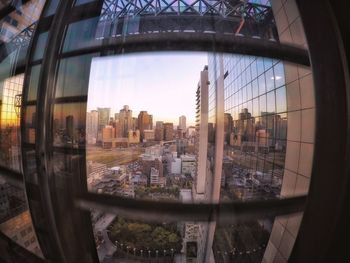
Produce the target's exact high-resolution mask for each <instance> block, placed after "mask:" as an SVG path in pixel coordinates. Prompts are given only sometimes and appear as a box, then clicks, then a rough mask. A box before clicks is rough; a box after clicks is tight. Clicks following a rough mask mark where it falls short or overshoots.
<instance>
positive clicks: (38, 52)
mask: <svg viewBox="0 0 350 263" xmlns="http://www.w3.org/2000/svg"><path fill="white" fill-rule="evenodd" d="M48 36H49V32H43V33H41V34H40V35H39V37H38V40H37V42H36V46H35V51H34V55H33V61H35V60H39V59H42V58H43V56H44V52H45V48H46V42H47V38H48Z"/></svg>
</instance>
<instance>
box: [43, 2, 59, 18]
mask: <svg viewBox="0 0 350 263" xmlns="http://www.w3.org/2000/svg"><path fill="white" fill-rule="evenodd" d="M49 1H50V2H49V3H48V6H47V8H46V9H45V11H44V15H45V16H51V15H53V14H55V12H56V9H57V7H58V4H59V2H60V1H59V0H49Z"/></svg>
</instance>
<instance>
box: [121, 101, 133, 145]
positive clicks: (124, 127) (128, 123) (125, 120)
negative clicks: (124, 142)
mask: <svg viewBox="0 0 350 263" xmlns="http://www.w3.org/2000/svg"><path fill="white" fill-rule="evenodd" d="M118 118H119V124H120V128H121V135H122V137H125V138H127V137H128V132H129V130H131V129H132V126H133V125H132V124H133V119H132V110H130V109H129V106H128V105H124V107H123V108H122V109H121V110H120V111H119V116H118Z"/></svg>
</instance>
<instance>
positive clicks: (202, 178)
mask: <svg viewBox="0 0 350 263" xmlns="http://www.w3.org/2000/svg"><path fill="white" fill-rule="evenodd" d="M208 105H209V101H208V67H205V68H204V70H203V71H201V73H200V80H199V83H198V88H197V92H196V116H197V118H196V138H195V149H196V150H195V151H196V154H197V167H196V174H195V194H196V195H203V194H204V191H205V183H206V173H207V151H208Z"/></svg>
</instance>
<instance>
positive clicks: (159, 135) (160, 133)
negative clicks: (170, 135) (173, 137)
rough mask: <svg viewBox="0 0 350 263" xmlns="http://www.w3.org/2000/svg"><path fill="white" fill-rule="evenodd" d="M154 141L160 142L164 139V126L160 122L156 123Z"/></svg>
mask: <svg viewBox="0 0 350 263" xmlns="http://www.w3.org/2000/svg"><path fill="white" fill-rule="evenodd" d="M154 136H155V140H156V141H162V140H163V139H164V125H163V122H162V121H157V122H156V131H155V134H154Z"/></svg>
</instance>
